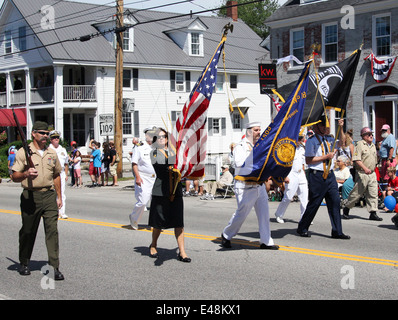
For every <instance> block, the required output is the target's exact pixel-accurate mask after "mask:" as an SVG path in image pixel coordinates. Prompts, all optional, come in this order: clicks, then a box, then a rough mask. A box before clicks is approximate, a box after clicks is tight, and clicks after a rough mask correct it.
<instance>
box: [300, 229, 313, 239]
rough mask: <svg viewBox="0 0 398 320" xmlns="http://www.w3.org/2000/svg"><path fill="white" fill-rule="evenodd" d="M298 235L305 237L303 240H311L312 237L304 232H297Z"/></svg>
mask: <svg viewBox="0 0 398 320" xmlns="http://www.w3.org/2000/svg"><path fill="white" fill-rule="evenodd" d="M297 233H298V235H299V236H300V237H303V238H311V235H310V234H309V233H308V232H302V231H299V230H297Z"/></svg>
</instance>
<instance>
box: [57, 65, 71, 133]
mask: <svg viewBox="0 0 398 320" xmlns="http://www.w3.org/2000/svg"><path fill="white" fill-rule="evenodd" d="M54 126H55V130H58V131H59V132H61V137H62V138H63V139H65V137H64V66H63V65H56V66H54ZM68 138H69V137H68Z"/></svg>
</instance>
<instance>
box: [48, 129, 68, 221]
mask: <svg viewBox="0 0 398 320" xmlns="http://www.w3.org/2000/svg"><path fill="white" fill-rule="evenodd" d="M60 136H61V133H60V132H59V131H56V130H53V131H51V132H50V146H49V147H50V148H52V149H54V150H55V151H56V152H57V156H58V160H59V163H60V164H61V167H62V171H61V174H60V176H61V195H62V207H61V208H60V209H59V216H60V217H61V218H62V219H68V216H67V215H66V214H65V205H66V196H65V185H66V182H67V181H68V164H69V156H68V153H67V152H66V149H65V148H64V147H63V146H61V145H60V144H59V137H60Z"/></svg>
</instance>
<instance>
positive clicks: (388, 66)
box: [364, 53, 397, 82]
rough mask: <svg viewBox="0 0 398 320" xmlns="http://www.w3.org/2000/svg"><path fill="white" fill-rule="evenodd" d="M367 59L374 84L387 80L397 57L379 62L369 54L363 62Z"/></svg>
mask: <svg viewBox="0 0 398 320" xmlns="http://www.w3.org/2000/svg"><path fill="white" fill-rule="evenodd" d="M367 59H369V60H370V62H371V64H372V75H373V79H375V80H376V82H384V81H387V80H388V78H389V76H390V74H391V71H392V68H394V64H395V61H396V60H397V57H389V58H387V59H386V60H380V59H378V58H376V56H375V55H374V54H373V53H371V54H370V55H368V56H367V57H366V58H365V59H364V60H367Z"/></svg>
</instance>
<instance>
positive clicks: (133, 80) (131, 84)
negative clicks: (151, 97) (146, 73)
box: [123, 69, 138, 91]
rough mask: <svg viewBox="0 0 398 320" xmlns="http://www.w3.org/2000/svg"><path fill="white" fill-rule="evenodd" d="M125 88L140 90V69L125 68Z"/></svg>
mask: <svg viewBox="0 0 398 320" xmlns="http://www.w3.org/2000/svg"><path fill="white" fill-rule="evenodd" d="M123 88H125V89H128V88H130V89H133V90H134V91H138V69H124V70H123Z"/></svg>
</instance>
